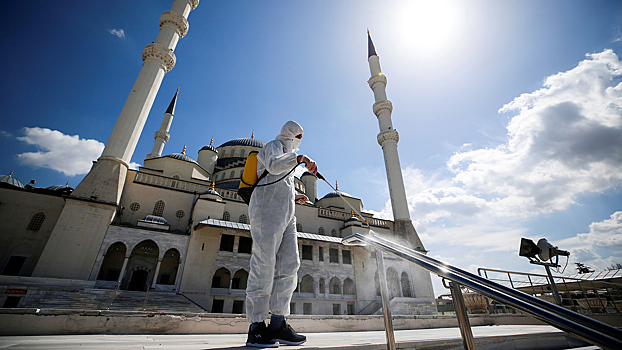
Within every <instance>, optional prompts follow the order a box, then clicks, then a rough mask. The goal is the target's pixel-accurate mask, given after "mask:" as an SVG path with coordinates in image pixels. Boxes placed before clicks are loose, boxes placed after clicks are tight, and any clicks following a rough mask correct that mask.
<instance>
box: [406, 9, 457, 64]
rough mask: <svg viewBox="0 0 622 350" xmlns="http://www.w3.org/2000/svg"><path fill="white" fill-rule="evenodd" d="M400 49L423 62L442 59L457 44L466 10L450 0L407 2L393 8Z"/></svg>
mask: <svg viewBox="0 0 622 350" xmlns="http://www.w3.org/2000/svg"><path fill="white" fill-rule="evenodd" d="M395 11H396V12H395V14H396V16H397V18H396V19H397V20H396V22H395V31H396V34H397V37H398V40H400V46H402V47H404V48H405V49H407V50H409V51H411V53H412V54H414V55H415V56H416V57H419V58H421V59H425V60H435V59H439V58H442V57H443V56H445V55H447V54H448V53H449V52H451V51H452V50H453V49H454V48H455V45H458V44H459V40H460V37H461V36H462V33H461V31H462V30H463V23H464V16H465V12H466V9H464V7H463V3H461V2H458V1H450V0H435V1H424V0H410V1H404V2H399V3H397V4H396V9H395Z"/></svg>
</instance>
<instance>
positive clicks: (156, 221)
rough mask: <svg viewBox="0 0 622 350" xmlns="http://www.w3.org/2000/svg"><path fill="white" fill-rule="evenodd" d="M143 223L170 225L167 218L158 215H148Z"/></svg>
mask: <svg viewBox="0 0 622 350" xmlns="http://www.w3.org/2000/svg"><path fill="white" fill-rule="evenodd" d="M142 221H144V222H151V223H154V224H160V225H168V222H167V221H166V219H165V218H163V217H161V216H157V215H147V216H145V218H144V219H143V220H142Z"/></svg>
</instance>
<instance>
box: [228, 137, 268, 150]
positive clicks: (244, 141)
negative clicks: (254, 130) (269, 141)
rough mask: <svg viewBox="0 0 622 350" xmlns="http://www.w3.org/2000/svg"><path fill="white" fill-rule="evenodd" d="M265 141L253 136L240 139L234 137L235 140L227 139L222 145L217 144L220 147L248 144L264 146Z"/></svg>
mask: <svg viewBox="0 0 622 350" xmlns="http://www.w3.org/2000/svg"><path fill="white" fill-rule="evenodd" d="M265 145H266V143H265V142H263V141H261V140H257V139H255V138H241V139H235V140H231V141H227V142H225V143H223V144H222V145H220V146H218V148H220V147H226V146H250V147H259V148H261V147H263V146H265Z"/></svg>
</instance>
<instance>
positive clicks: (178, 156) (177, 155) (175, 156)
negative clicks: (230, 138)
mask: <svg viewBox="0 0 622 350" xmlns="http://www.w3.org/2000/svg"><path fill="white" fill-rule="evenodd" d="M206 147H207V146H206ZM165 157H168V158H173V159H179V160H183V161H184V162H189V163H196V164H199V163H197V161H196V160H194V159H192V158H191V157H188V156H187V155H185V154H183V153H173V154H169V155H166V156H165Z"/></svg>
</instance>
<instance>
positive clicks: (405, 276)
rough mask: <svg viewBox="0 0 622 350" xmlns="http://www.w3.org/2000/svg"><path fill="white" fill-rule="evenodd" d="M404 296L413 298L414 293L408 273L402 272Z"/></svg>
mask: <svg viewBox="0 0 622 350" xmlns="http://www.w3.org/2000/svg"><path fill="white" fill-rule="evenodd" d="M402 295H403V296H404V297H405V298H410V297H412V293H411V290H410V279H409V278H408V274H407V273H406V272H402Z"/></svg>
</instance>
